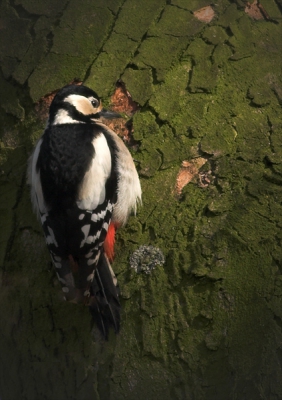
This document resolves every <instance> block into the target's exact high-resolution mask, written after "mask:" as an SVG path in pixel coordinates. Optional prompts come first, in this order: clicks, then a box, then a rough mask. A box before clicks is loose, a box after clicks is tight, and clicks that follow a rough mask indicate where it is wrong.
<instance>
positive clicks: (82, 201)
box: [77, 133, 112, 210]
mask: <svg viewBox="0 0 282 400" xmlns="http://www.w3.org/2000/svg"><path fill="white" fill-rule="evenodd" d="M92 144H93V147H94V149H95V154H94V158H93V160H92V163H91V166H90V168H89V170H88V171H87V172H86V174H85V176H84V179H83V182H82V185H81V189H80V192H79V200H78V201H77V205H78V207H79V208H81V209H83V210H95V208H96V207H97V206H98V205H99V204H102V203H103V202H104V201H105V196H106V191H105V184H106V181H107V179H108V177H109V176H110V174H111V168H112V160H111V153H110V149H109V146H108V144H107V141H106V138H105V136H104V135H103V134H102V133H101V134H100V135H99V136H97V137H96V138H95V139H94V140H93V141H92Z"/></svg>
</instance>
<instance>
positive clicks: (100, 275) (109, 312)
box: [89, 253, 120, 339]
mask: <svg viewBox="0 0 282 400" xmlns="http://www.w3.org/2000/svg"><path fill="white" fill-rule="evenodd" d="M114 279H115V276H114V275H113V273H112V270H111V266H110V263H109V261H108V258H107V256H106V255H105V254H104V253H103V254H101V256H100V259H99V261H98V264H97V267H96V270H95V275H94V279H93V282H92V286H91V295H92V296H91V301H90V305H89V309H90V312H91V314H92V316H93V318H94V320H95V322H96V324H97V326H98V328H99V330H100V331H101V333H102V334H103V336H104V337H105V339H108V334H109V328H110V327H111V326H112V327H113V328H114V330H115V332H116V333H118V332H119V328H120V302H119V298H118V291H117V287H116V285H115V283H114Z"/></svg>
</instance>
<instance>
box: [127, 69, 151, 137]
mask: <svg viewBox="0 0 282 400" xmlns="http://www.w3.org/2000/svg"><path fill="white" fill-rule="evenodd" d="M121 79H122V80H123V81H124V82H125V84H126V88H127V90H128V91H129V93H130V94H131V96H132V97H133V99H134V101H136V102H137V103H139V104H140V105H141V106H143V105H144V104H145V103H146V102H147V101H148V99H149V98H150V96H151V94H152V91H153V87H152V83H153V82H152V81H153V79H152V73H151V70H150V69H143V70H134V69H132V68H127V69H126V70H125V72H124V74H123V75H122V77H121ZM135 139H136V138H135Z"/></svg>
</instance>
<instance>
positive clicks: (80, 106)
mask: <svg viewBox="0 0 282 400" xmlns="http://www.w3.org/2000/svg"><path fill="white" fill-rule="evenodd" d="M64 101H65V102H66V103H70V104H72V105H73V106H74V107H75V108H76V109H77V111H79V112H80V113H81V114H83V115H90V114H95V113H96V112H97V111H98V109H97V108H94V107H93V106H92V104H91V101H90V100H89V99H88V98H86V97H84V96H80V95H79V94H71V95H69V96H68V97H66V98H65V100H64Z"/></svg>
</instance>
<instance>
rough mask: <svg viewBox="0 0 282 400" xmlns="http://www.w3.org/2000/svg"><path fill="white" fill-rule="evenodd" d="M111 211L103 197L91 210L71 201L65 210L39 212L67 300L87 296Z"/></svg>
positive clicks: (111, 206)
mask: <svg viewBox="0 0 282 400" xmlns="http://www.w3.org/2000/svg"><path fill="white" fill-rule="evenodd" d="M112 211H113V204H112V203H111V201H109V200H105V201H104V203H102V204H100V205H99V206H98V207H97V208H96V209H95V210H94V211H93V210H82V209H80V208H78V207H77V205H75V206H74V207H72V208H70V209H68V210H66V212H65V213H60V214H55V215H53V214H52V212H50V213H44V214H41V223H42V226H43V231H44V235H45V239H46V243H47V246H48V249H49V251H50V254H51V257H52V260H53V263H54V265H55V268H56V273H57V276H58V279H59V281H60V282H61V284H62V290H63V292H64V294H65V297H66V299H67V300H70V301H84V300H85V299H87V298H88V297H89V295H90V287H91V284H92V281H93V278H94V271H95V268H96V265H97V263H98V260H99V257H100V255H101V252H102V247H103V243H104V240H105V238H106V235H107V231H108V227H109V224H110V222H111V216H112Z"/></svg>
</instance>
